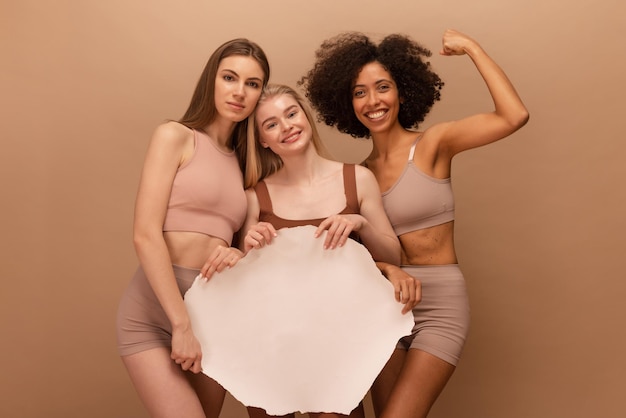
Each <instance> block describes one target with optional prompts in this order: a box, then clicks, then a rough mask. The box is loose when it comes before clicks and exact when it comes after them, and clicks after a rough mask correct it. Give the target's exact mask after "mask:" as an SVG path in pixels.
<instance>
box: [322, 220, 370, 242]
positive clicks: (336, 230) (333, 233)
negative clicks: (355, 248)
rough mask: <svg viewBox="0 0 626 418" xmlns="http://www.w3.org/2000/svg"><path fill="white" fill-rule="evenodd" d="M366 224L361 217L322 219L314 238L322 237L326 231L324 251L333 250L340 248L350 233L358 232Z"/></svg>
mask: <svg viewBox="0 0 626 418" xmlns="http://www.w3.org/2000/svg"><path fill="white" fill-rule="evenodd" d="M365 222H366V220H365V218H364V217H363V216H361V215H333V216H329V217H328V218H326V219H324V220H323V221H322V223H320V226H318V227H317V229H316V230H315V238H317V237H319V236H320V235H322V232H323V231H324V230H327V231H328V232H327V233H326V239H325V240H324V249H331V250H332V249H334V248H337V247H342V246H343V245H344V244H345V243H346V241H348V238H350V234H351V233H352V231H358V230H359V229H361V228H362V227H363V224H364V223H365Z"/></svg>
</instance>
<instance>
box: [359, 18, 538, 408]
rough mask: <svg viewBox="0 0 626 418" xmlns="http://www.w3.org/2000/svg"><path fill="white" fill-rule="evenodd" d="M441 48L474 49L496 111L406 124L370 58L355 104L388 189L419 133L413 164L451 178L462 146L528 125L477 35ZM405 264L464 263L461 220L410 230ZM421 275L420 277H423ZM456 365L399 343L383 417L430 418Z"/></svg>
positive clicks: (384, 387) (378, 399)
mask: <svg viewBox="0 0 626 418" xmlns="http://www.w3.org/2000/svg"><path fill="white" fill-rule="evenodd" d="M442 44H443V46H442V49H441V52H440V54H441V55H445V56H453V55H468V56H469V57H470V58H471V59H472V61H473V62H474V64H475V65H476V68H477V69H478V71H479V73H480V74H481V75H482V77H483V79H484V81H485V83H486V85H487V88H488V89H489V92H490V94H491V96H492V99H493V103H494V110H493V111H491V112H487V113H481V114H476V115H472V116H469V117H466V118H464V119H460V120H457V121H451V122H444V123H439V124H436V125H433V126H431V127H429V128H428V129H426V130H424V131H423V132H414V131H408V130H406V129H404V128H403V127H402V126H401V125H400V123H399V121H398V119H397V115H398V109H399V106H400V103H401V102H402V98H401V97H400V96H399V93H398V89H397V87H396V85H395V82H394V80H393V78H392V77H391V75H390V74H389V72H387V71H386V70H385V69H384V68H383V67H382V65H380V64H379V63H378V62H372V63H370V64H367V65H365V66H364V67H363V68H362V69H361V72H360V73H359V75H358V76H357V79H356V80H355V82H354V84H355V86H354V89H353V107H354V110H355V114H356V115H357V117H358V118H359V120H360V121H361V122H362V123H363V124H364V125H365V126H366V127H367V128H368V129H369V130H370V133H371V137H372V140H373V144H374V146H373V150H372V153H371V155H370V156H369V157H368V158H367V160H366V164H367V167H368V168H370V170H372V172H373V173H374V175H375V177H376V179H377V181H378V184H379V186H380V189H381V190H382V191H385V190H388V189H389V188H390V187H391V186H392V185H393V184H394V183H395V182H396V181H397V179H398V178H399V177H400V175H401V173H402V171H403V170H404V168H405V166H406V161H407V157H408V155H409V150H410V147H411V145H412V144H413V143H414V142H415V140H416V139H417V137H418V136H421V140H420V141H419V142H418V144H417V146H416V150H415V156H414V159H413V163H414V164H415V165H416V166H417V167H418V168H419V169H420V170H421V171H423V172H424V173H426V174H427V175H429V176H432V177H435V178H439V179H445V178H449V177H450V173H451V165H452V158H453V157H454V156H455V155H457V154H458V153H460V152H462V151H465V150H469V149H473V148H477V147H480V146H483V145H487V144H490V143H492V142H495V141H497V140H499V139H501V138H504V137H506V136H508V135H510V134H512V133H513V132H515V131H516V130H517V129H519V128H521V127H522V126H523V125H524V124H525V123H526V122H527V120H528V111H527V110H526V108H525V106H524V104H523V103H522V101H521V99H520V98H519V96H518V94H517V93H516V91H515V89H514V87H513V85H512V84H511V83H510V81H509V80H508V78H507V77H506V75H505V74H504V72H503V71H502V70H501V69H500V67H499V66H498V65H497V64H496V63H495V62H494V61H493V60H492V59H491V58H490V57H489V56H488V55H487V54H486V53H485V51H484V50H483V49H482V48H481V47H480V45H479V44H478V43H477V42H476V41H474V40H473V39H471V38H470V37H468V36H466V35H464V34H462V33H460V32H457V31H454V30H448V31H446V32H445V33H444V35H443V40H442ZM399 239H400V243H401V245H402V264H406V265H443V264H456V263H457V257H456V252H455V249H454V222H453V221H452V222H448V223H444V224H442V225H437V226H434V227H431V228H427V229H424V230H418V231H413V232H409V233H406V234H403V235H401V236H400V237H399ZM381 269H383V271H385V272H386V274H387V275H388V276H393V275H402V274H403V272H402V271H401V270H400V269H399V268H398V267H396V266H393V265H388V264H383V265H381ZM418 279H419V278H418ZM454 369H455V366H453V365H452V364H450V363H447V362H445V361H443V360H441V359H439V358H437V357H435V356H433V355H431V354H429V353H426V352H424V351H421V350H418V349H409V350H408V351H406V350H401V349H396V350H395V352H394V354H393V355H392V357H391V359H390V360H389V362H388V363H387V365H386V366H385V368H384V369H383V371H382V372H381V373H380V375H379V377H378V378H377V379H376V382H375V383H374V385H373V387H372V391H371V392H372V399H373V403H374V409H375V412H376V416H377V417H378V418H404V417H406V418H419V417H426V416H427V415H428V412H429V411H430V409H431V407H432V405H433V404H434V402H435V400H436V399H437V397H438V396H439V394H440V393H441V391H442V390H443V388H444V387H445V385H446V383H447V382H448V380H449V378H450V376H451V375H452V373H453V372H454Z"/></svg>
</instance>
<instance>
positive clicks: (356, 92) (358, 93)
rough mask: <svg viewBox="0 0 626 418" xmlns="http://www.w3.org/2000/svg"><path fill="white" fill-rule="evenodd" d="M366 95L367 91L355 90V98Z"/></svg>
mask: <svg viewBox="0 0 626 418" xmlns="http://www.w3.org/2000/svg"><path fill="white" fill-rule="evenodd" d="M364 95H365V90H354V97H363V96H364Z"/></svg>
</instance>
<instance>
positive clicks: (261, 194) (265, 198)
mask: <svg viewBox="0 0 626 418" xmlns="http://www.w3.org/2000/svg"><path fill="white" fill-rule="evenodd" d="M343 188H344V192H345V194H346V207H345V208H344V209H343V210H342V211H341V212H339V213H340V214H358V213H360V207H359V199H358V196H357V192H356V178H355V168H354V164H344V165H343ZM254 191H255V193H256V195H257V199H259V207H260V211H259V222H269V223H271V224H272V225H273V226H274V228H276V229H281V228H291V227H295V226H304V225H313V226H319V224H320V223H321V222H322V221H323V220H324V219H326V218H319V219H285V218H281V217H280V216H277V215H276V214H275V213H274V210H273V208H272V200H271V199H270V194H269V192H268V191H267V185H266V184H265V182H264V181H263V180H261V181H260V182H258V183H257V184H256V186H254Z"/></svg>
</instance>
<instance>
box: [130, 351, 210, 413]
mask: <svg viewBox="0 0 626 418" xmlns="http://www.w3.org/2000/svg"><path fill="white" fill-rule="evenodd" d="M122 362H123V363H124V365H125V366H126V369H127V370H128V374H129V376H130V379H131V381H132V382H133V385H134V386H135V389H136V390H137V393H138V394H139V398H140V399H141V401H142V402H143V404H144V405H145V407H146V409H147V410H148V412H149V413H150V416H151V417H152V418H178V417H181V416H184V417H186V418H205V413H204V410H203V408H202V404H201V403H200V399H199V398H198V395H197V394H196V391H195V390H194V388H193V386H192V385H191V383H190V381H189V379H188V378H187V376H186V373H185V372H184V371H183V370H182V369H181V368H180V366H178V365H177V364H175V363H174V362H173V361H172V359H171V358H170V350H169V348H165V347H159V348H153V349H150V350H146V351H141V352H139V353H135V354H131V355H128V356H123V357H122ZM215 408H217V409H221V404H220V405H216V406H215ZM218 414H219V410H218V412H217V414H215V415H213V416H217V415H218Z"/></svg>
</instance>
